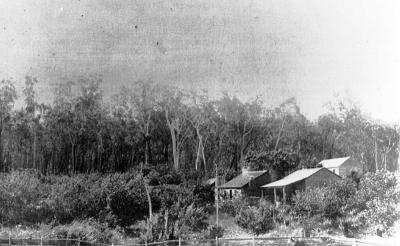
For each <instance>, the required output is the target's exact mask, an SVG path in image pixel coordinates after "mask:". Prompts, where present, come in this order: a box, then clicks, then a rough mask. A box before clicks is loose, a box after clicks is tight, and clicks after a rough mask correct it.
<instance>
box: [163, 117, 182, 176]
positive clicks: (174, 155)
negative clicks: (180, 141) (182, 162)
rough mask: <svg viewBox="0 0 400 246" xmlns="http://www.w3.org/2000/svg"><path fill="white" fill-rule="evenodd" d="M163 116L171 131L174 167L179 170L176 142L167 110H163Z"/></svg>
mask: <svg viewBox="0 0 400 246" xmlns="http://www.w3.org/2000/svg"><path fill="white" fill-rule="evenodd" d="M165 118H166V119H167V124H168V128H169V131H170V133H171V139H172V157H173V159H174V169H175V170H179V150H178V148H177V142H176V137H177V136H176V132H175V128H174V126H173V125H172V123H171V121H170V119H169V115H168V110H165Z"/></svg>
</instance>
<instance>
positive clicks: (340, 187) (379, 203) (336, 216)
mask: <svg viewBox="0 0 400 246" xmlns="http://www.w3.org/2000/svg"><path fill="white" fill-rule="evenodd" d="M357 181H358V182H355V181H354V180H352V179H342V180H339V181H337V182H335V183H332V184H329V185H327V186H324V187H316V188H311V189H307V190H304V191H300V192H296V193H295V194H294V196H293V198H292V201H291V202H289V203H287V204H281V205H280V206H278V207H276V206H274V205H272V204H271V203H269V202H267V201H264V200H262V199H261V200H260V202H259V203H258V204H251V203H250V201H249V200H247V199H239V200H231V201H223V202H221V211H222V212H225V213H228V214H230V215H232V216H234V217H235V222H236V223H237V224H238V225H239V226H240V227H242V228H243V229H245V230H246V231H248V232H250V233H252V234H256V235H257V234H263V233H267V232H268V231H270V230H271V229H272V228H273V227H274V226H277V225H288V224H289V223H297V224H299V225H300V226H301V227H303V229H304V232H305V233H306V234H309V233H310V232H311V231H312V230H315V231H316V230H326V231H328V232H330V231H332V230H340V231H342V232H343V233H344V235H345V236H355V235H357V234H359V233H363V232H368V231H369V232H371V230H372V233H377V234H378V235H382V234H383V233H387V234H390V233H391V229H392V227H393V225H394V223H395V222H396V221H397V220H398V219H400V210H399V209H398V205H399V201H400V192H399V191H398V190H396V185H397V184H396V179H395V177H394V175H393V174H392V173H389V172H385V171H379V172H377V173H367V174H365V175H364V176H363V177H362V178H361V179H360V180H357Z"/></svg>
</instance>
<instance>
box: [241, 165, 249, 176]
mask: <svg viewBox="0 0 400 246" xmlns="http://www.w3.org/2000/svg"><path fill="white" fill-rule="evenodd" d="M249 171H250V168H249V167H245V166H243V167H242V174H244V175H247V174H248V173H249Z"/></svg>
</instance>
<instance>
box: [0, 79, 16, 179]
mask: <svg viewBox="0 0 400 246" xmlns="http://www.w3.org/2000/svg"><path fill="white" fill-rule="evenodd" d="M16 99H17V93H16V90H15V87H14V84H13V82H12V81H11V80H2V81H1V82H0V168H1V170H3V171H5V170H6V164H5V163H4V156H3V149H4V146H3V142H4V140H3V131H4V129H5V128H6V126H7V125H8V123H9V121H10V117H11V113H12V109H13V107H14V103H15V100H16Z"/></svg>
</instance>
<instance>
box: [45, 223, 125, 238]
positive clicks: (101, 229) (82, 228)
mask: <svg viewBox="0 0 400 246" xmlns="http://www.w3.org/2000/svg"><path fill="white" fill-rule="evenodd" d="M50 236H51V237H53V238H61V239H65V238H70V239H80V240H83V241H88V242H91V243H111V242H117V241H120V240H121V239H122V234H121V232H120V231H119V230H118V229H110V228H109V227H108V225H107V224H104V223H98V222H96V221H94V220H91V219H89V220H83V221H73V222H72V223H71V224H68V225H59V226H56V227H54V228H53V229H52V234H51V235H50Z"/></svg>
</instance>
